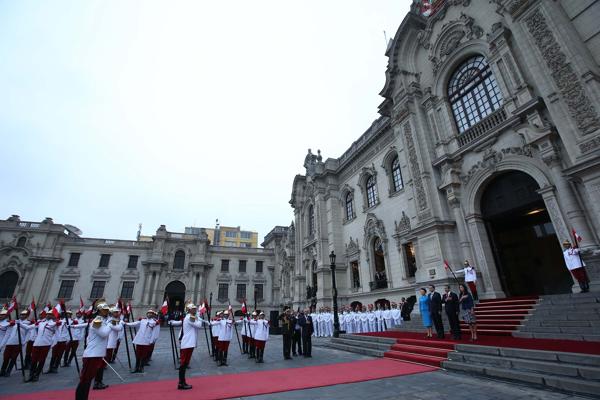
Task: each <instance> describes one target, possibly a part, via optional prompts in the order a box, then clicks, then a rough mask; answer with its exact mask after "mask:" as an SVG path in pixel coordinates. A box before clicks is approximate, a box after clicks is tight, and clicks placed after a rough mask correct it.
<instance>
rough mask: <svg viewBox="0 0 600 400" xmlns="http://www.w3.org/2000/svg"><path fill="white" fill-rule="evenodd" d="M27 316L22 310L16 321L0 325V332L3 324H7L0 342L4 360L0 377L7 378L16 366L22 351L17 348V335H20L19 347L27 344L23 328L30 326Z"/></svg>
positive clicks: (25, 330) (3, 322)
mask: <svg viewBox="0 0 600 400" xmlns="http://www.w3.org/2000/svg"><path fill="white" fill-rule="evenodd" d="M28 315H29V313H28V312H27V310H23V311H21V314H20V315H19V320H18V321H6V320H3V321H2V322H1V323H0V330H2V329H4V328H5V323H8V326H7V330H6V334H5V335H4V338H3V339H2V340H0V351H3V350H4V359H3V361H2V369H1V370H0V376H5V377H9V376H10V372H11V371H12V369H13V367H14V366H15V365H16V364H17V357H18V356H19V354H20V352H21V351H22V348H21V347H20V346H19V333H20V334H21V337H20V341H21V345H24V344H25V343H27V336H28V333H29V331H28V330H27V329H25V327H24V326H29V325H31V322H30V321H28V320H27V316H28ZM21 325H23V326H21ZM19 331H20V332H19Z"/></svg>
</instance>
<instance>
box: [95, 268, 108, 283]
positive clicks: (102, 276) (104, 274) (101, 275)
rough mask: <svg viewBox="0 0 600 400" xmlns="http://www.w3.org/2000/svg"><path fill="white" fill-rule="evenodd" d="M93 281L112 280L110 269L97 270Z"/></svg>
mask: <svg viewBox="0 0 600 400" xmlns="http://www.w3.org/2000/svg"><path fill="white" fill-rule="evenodd" d="M91 277H92V280H93V281H94V280H106V281H107V280H109V279H110V269H108V268H97V269H95V270H94V272H92V276H91Z"/></svg>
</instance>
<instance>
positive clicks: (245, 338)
mask: <svg viewBox="0 0 600 400" xmlns="http://www.w3.org/2000/svg"><path fill="white" fill-rule="evenodd" d="M240 321H242V354H249V353H250V349H249V348H250V336H249V335H250V334H249V332H248V322H249V321H250V317H246V316H245V315H244V316H242V317H240ZM249 358H251V357H249Z"/></svg>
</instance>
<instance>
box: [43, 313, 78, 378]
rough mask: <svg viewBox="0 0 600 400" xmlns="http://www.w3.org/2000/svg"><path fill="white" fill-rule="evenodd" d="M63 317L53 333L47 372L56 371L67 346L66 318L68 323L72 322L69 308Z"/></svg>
mask: <svg viewBox="0 0 600 400" xmlns="http://www.w3.org/2000/svg"><path fill="white" fill-rule="evenodd" d="M65 315H66V316H65V318H62V319H61V320H60V322H61V324H60V326H59V327H58V328H57V329H56V334H55V335H54V344H53V346H52V357H51V358H50V367H49V370H48V372H47V373H49V374H56V373H57V372H58V367H60V360H61V358H62V356H63V354H64V352H65V350H66V348H67V342H68V341H69V329H68V327H67V321H66V319H67V318H69V324H72V320H70V317H71V310H67V311H66V312H65Z"/></svg>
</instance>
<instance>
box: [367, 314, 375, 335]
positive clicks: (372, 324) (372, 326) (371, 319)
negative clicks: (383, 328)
mask: <svg viewBox="0 0 600 400" xmlns="http://www.w3.org/2000/svg"><path fill="white" fill-rule="evenodd" d="M367 319H368V320H369V330H368V331H367V332H375V328H376V327H377V320H376V319H375V313H374V312H373V309H370V310H369V312H368V313H367Z"/></svg>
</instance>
